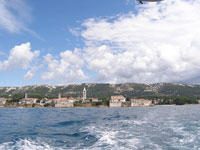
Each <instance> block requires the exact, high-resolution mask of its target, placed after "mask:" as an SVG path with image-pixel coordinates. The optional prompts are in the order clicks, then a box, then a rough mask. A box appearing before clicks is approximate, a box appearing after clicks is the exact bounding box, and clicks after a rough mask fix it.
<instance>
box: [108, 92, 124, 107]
mask: <svg viewBox="0 0 200 150" xmlns="http://www.w3.org/2000/svg"><path fill="white" fill-rule="evenodd" d="M122 102H126V98H125V97H124V96H122V95H119V96H111V100H110V103H109V106H110V107H121V106H122Z"/></svg>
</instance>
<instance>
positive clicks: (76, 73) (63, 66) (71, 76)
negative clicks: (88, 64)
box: [42, 49, 87, 83]
mask: <svg viewBox="0 0 200 150" xmlns="http://www.w3.org/2000/svg"><path fill="white" fill-rule="evenodd" d="M82 55H83V54H82V53H81V52H80V50H79V49H75V50H74V51H73V52H72V51H70V50H66V51H64V52H61V53H60V58H59V59H56V58H54V57H53V56H52V55H51V54H47V55H46V56H44V64H46V65H47V68H48V71H47V72H43V73H42V79H43V80H57V82H59V83H74V82H76V81H80V80H84V79H86V78H87V75H86V74H85V73H84V71H83V70H82V67H83V65H84V60H83V58H82Z"/></svg>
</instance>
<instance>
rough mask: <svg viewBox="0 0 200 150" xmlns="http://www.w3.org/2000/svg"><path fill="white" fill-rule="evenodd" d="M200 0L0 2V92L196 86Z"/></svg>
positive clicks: (199, 76)
mask: <svg viewBox="0 0 200 150" xmlns="http://www.w3.org/2000/svg"><path fill="white" fill-rule="evenodd" d="M199 14H200V0H164V1H162V2H158V3H155V2H151V3H144V4H143V5H141V4H139V2H137V1H135V0H98V1H97V0H84V1H83V0H59V1H57V0H42V1H41V0H17V1H16V0H0V86H24V85H36V84H37V85H38V84H39V85H43V84H49V85H67V84H79V83H147V84H150V83H159V82H170V83H187V84H199V83H200V59H199V58H200V30H199V29H200V28H199V27H200V17H199Z"/></svg>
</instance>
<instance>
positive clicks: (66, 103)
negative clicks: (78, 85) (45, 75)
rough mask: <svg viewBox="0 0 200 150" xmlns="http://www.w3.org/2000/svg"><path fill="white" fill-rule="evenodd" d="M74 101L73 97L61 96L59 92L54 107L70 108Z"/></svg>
mask: <svg viewBox="0 0 200 150" xmlns="http://www.w3.org/2000/svg"><path fill="white" fill-rule="evenodd" d="M74 101H75V99H74V98H72V97H70V98H67V97H65V98H62V97H61V94H59V96H58V99H57V101H56V104H55V107H58V108H71V107H74Z"/></svg>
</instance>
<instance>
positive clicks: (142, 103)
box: [131, 99, 153, 107]
mask: <svg viewBox="0 0 200 150" xmlns="http://www.w3.org/2000/svg"><path fill="white" fill-rule="evenodd" d="M152 105H153V104H152V101H151V100H149V99H131V107H134V106H152Z"/></svg>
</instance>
